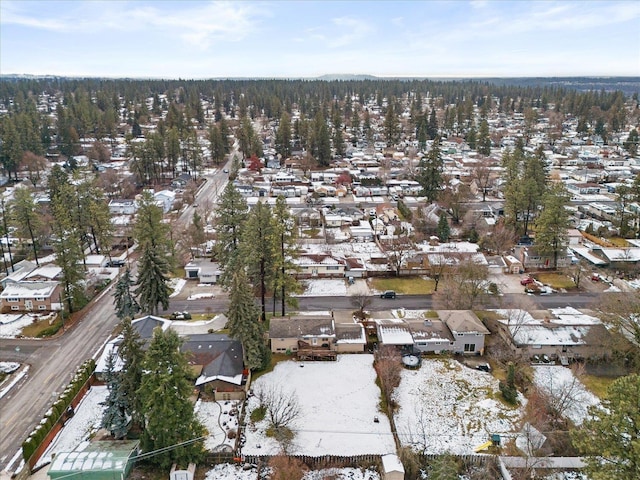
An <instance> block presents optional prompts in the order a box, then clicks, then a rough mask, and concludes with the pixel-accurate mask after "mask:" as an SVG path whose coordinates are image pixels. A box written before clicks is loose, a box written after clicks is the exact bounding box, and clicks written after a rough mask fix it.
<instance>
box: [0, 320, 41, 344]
mask: <svg viewBox="0 0 640 480" xmlns="http://www.w3.org/2000/svg"><path fill="white" fill-rule="evenodd" d="M33 319H34V317H33V316H31V315H12V314H2V315H0V337H4V338H14V337H16V336H17V335H20V333H21V332H22V329H23V328H24V327H26V326H29V325H31V324H32V323H33Z"/></svg>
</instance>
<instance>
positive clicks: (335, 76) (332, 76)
mask: <svg viewBox="0 0 640 480" xmlns="http://www.w3.org/2000/svg"><path fill="white" fill-rule="evenodd" d="M340 77H344V78H340ZM361 77H365V78H361ZM0 78H69V79H80V78H83V79H108V80H176V81H177V80H186V81H191V80H196V81H198V80H327V81H334V80H359V79H362V80H368V79H376V80H491V79H512V80H516V79H536V78H539V79H556V78H557V79H590V78H592V79H611V78H621V79H633V80H638V81H640V74H639V75H545V76H543V75H531V76H529V75H500V76H497V75H486V76H472V75H469V76H463V75H462V76H461V75H374V74H368V73H328V74H321V75H318V76H314V77H304V76H293V75H292V76H286V77H285V76H281V77H276V76H268V77H262V76H233V77H232V76H215V77H183V76H176V77H144V76H107V75H58V74H49V73H34V74H32V73H0Z"/></svg>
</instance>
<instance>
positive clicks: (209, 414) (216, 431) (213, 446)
mask: <svg viewBox="0 0 640 480" xmlns="http://www.w3.org/2000/svg"><path fill="white" fill-rule="evenodd" d="M239 405H240V404H239V402H231V401H227V402H203V401H202V400H198V402H197V403H196V406H195V411H196V416H197V417H198V420H200V422H201V423H202V424H203V425H204V426H205V428H206V429H207V431H208V432H209V436H208V437H207V439H206V440H205V441H204V447H205V448H206V449H207V450H209V451H212V452H214V451H222V450H223V448H225V447H231V448H233V447H235V442H236V440H235V437H234V438H229V436H228V433H229V431H231V430H235V431H236V432H237V430H238V415H237V413H234V414H233V415H231V412H232V411H234V410H235V412H238V408H239Z"/></svg>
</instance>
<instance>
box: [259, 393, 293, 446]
mask: <svg viewBox="0 0 640 480" xmlns="http://www.w3.org/2000/svg"><path fill="white" fill-rule="evenodd" d="M256 397H257V398H258V401H259V402H260V407H261V408H264V410H265V411H266V416H267V419H268V421H269V429H270V430H271V432H272V434H273V437H274V438H275V439H276V440H277V441H278V442H279V443H280V445H281V446H282V449H283V451H284V452H285V453H287V451H288V450H289V447H290V446H291V442H292V440H293V432H292V430H291V428H290V426H291V424H292V423H293V422H294V421H295V420H296V419H297V418H298V417H299V416H300V414H301V410H300V403H299V401H298V396H297V395H296V392H295V391H291V392H285V391H284V390H283V389H282V387H280V386H276V385H269V386H262V387H260V388H259V389H258V390H257V391H256Z"/></svg>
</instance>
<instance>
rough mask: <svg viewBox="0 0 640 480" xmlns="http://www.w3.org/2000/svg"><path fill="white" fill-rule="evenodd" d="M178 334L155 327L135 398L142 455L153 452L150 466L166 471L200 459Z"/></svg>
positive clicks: (200, 437) (198, 430)
mask: <svg viewBox="0 0 640 480" xmlns="http://www.w3.org/2000/svg"><path fill="white" fill-rule="evenodd" d="M180 346H181V340H180V337H178V334H177V333H176V332H175V331H174V330H172V329H170V328H169V329H167V330H166V331H163V330H162V329H161V328H160V327H156V329H155V330H154V331H153V338H152V339H151V343H150V344H149V349H148V350H147V352H146V353H145V356H144V361H143V363H142V371H143V374H142V383H141V385H140V389H139V390H138V395H139V396H140V400H141V403H142V407H143V411H144V431H143V432H142V436H141V438H140V444H141V447H142V450H143V452H156V451H160V452H161V453H156V454H154V456H153V459H154V463H155V464H156V465H158V466H159V467H161V468H168V467H169V466H170V465H171V464H172V463H178V464H181V465H183V464H186V463H189V462H197V461H199V460H201V459H202V456H203V453H204V449H203V436H204V433H205V430H204V427H203V426H202V425H201V424H200V422H199V421H198V419H197V418H196V416H195V413H194V409H193V403H192V402H191V401H190V400H189V397H190V395H191V391H192V384H191V382H190V381H189V379H188V377H189V364H188V362H187V358H186V355H185V354H184V353H181V352H180Z"/></svg>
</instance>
